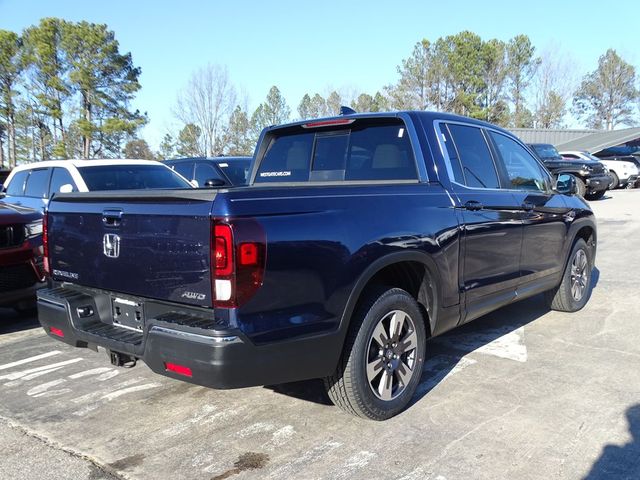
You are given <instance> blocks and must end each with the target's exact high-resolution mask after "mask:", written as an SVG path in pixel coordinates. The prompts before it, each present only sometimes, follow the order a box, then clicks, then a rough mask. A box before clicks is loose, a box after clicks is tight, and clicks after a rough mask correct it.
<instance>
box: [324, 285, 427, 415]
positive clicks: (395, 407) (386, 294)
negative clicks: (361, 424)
mask: <svg viewBox="0 0 640 480" xmlns="http://www.w3.org/2000/svg"><path fill="white" fill-rule="evenodd" d="M394 312H400V313H403V314H404V315H405V317H403V320H402V322H404V323H402V325H406V326H407V330H406V334H405V333H403V332H405V330H404V327H401V328H402V330H401V332H400V334H399V335H393V336H392V335H389V337H391V338H390V339H388V340H389V342H393V341H395V342H397V343H389V345H393V346H394V347H393V349H392V348H388V349H387V348H385V349H384V350H383V349H382V348H380V350H379V352H383V353H379V352H378V351H377V349H378V348H379V347H378V346H377V345H378V344H381V341H378V340H376V338H377V337H375V338H374V336H373V335H374V332H378V333H380V332H381V330H380V328H383V327H381V326H384V325H389V330H388V331H391V329H392V328H393V325H394V324H393V323H385V322H393V321H395V324H396V325H397V324H398V323H400V321H398V320H393V318H391V317H389V316H390V315H391V316H393V315H395V314H394ZM394 318H395V317H394ZM407 318H408V319H409V321H407ZM409 324H411V325H409ZM409 327H411V328H413V330H412V331H411V329H410V328H409ZM388 331H384V330H382V332H383V333H385V334H386V333H388ZM414 334H415V336H414ZM409 337H411V339H412V340H411V341H409V340H407V339H408V338H409ZM394 339H395V340H394ZM426 339H427V334H426V329H425V324H424V317H423V315H422V312H421V310H420V307H419V306H418V303H417V302H416V301H415V299H414V298H413V297H412V296H411V295H409V294H408V293H407V292H406V291H404V290H402V289H400V288H388V287H386V288H385V287H381V288H376V289H373V290H371V291H370V292H369V293H367V294H366V295H365V297H364V299H363V301H362V302H361V303H360V306H359V307H358V309H357V310H356V312H355V314H354V315H353V317H352V319H351V324H350V326H349V333H348V334H347V338H346V340H345V345H344V349H343V352H342V356H341V358H340V361H339V363H338V367H337V369H336V371H335V373H334V374H333V375H331V376H329V377H326V378H325V379H324V382H325V387H326V389H327V393H328V395H329V398H330V399H331V401H332V402H333V403H334V404H335V405H336V406H338V407H340V408H341V409H343V410H344V411H346V412H348V413H351V414H353V415H357V416H359V417H362V418H368V419H372V420H386V419H388V418H391V417H393V416H394V415H397V414H398V413H400V412H401V411H402V410H404V408H405V407H406V406H407V404H408V403H409V402H410V401H411V398H412V397H413V395H414V393H415V391H416V388H417V387H418V384H419V383H420V377H421V375H422V368H423V365H424V356H425V350H426ZM381 340H382V341H386V340H384V337H382V338H381ZM399 340H405V342H410V343H405V342H402V341H399ZM413 340H415V347H414V348H413V349H412V350H410V351H411V352H412V354H411V355H412V357H404V355H405V354H406V355H409V350H408V349H407V352H405V353H403V354H400V353H399V352H400V351H402V348H401V347H402V346H403V345H413ZM374 342H375V343H374ZM396 346H397V347H398V350H397V351H396V350H395V348H396ZM392 350H393V351H396V352H397V353H398V354H399V356H398V358H397V360H396V356H395V355H394V354H393V353H391V354H390V353H389V352H391V351H392ZM372 353H373V356H371V354H372ZM388 354H389V355H388ZM391 355H393V357H392V356H391ZM374 362H380V363H378V364H376V365H375V367H373V368H372V369H371V370H370V372H377V373H375V376H373V374H372V378H373V380H371V381H370V379H369V375H368V373H367V364H369V365H373V364H374ZM387 362H388V363H387ZM392 362H394V363H395V362H397V363H395V364H397V365H398V368H397V370H393V368H394V367H393V366H392ZM409 364H411V366H412V368H409V369H407V365H409ZM400 365H401V366H400ZM378 367H379V368H378ZM387 369H388V371H387ZM407 373H408V374H409V377H408V380H407V381H406V384H403V382H402V381H401V380H400V375H401V374H402V375H405V374H407ZM376 379H378V387H377V391H378V392H379V393H374V384H375V382H376ZM383 379H387V380H388V379H390V382H385V384H384V385H383ZM394 382H396V383H395V387H397V390H396V394H394V395H393V396H392V397H391V398H390V399H382V398H381V396H380V395H382V396H385V394H387V393H388V394H390V395H391V394H392V392H393V388H394ZM389 383H390V385H391V387H389V388H385V387H386V386H387V385H388V384H389Z"/></svg>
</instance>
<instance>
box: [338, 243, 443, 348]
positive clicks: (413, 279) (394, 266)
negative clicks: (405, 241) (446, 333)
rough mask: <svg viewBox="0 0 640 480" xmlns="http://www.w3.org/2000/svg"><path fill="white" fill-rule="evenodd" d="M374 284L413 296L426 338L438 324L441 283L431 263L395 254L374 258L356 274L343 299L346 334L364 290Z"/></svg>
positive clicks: (415, 255)
mask: <svg viewBox="0 0 640 480" xmlns="http://www.w3.org/2000/svg"><path fill="white" fill-rule="evenodd" d="M375 285H385V286H389V287H398V288H402V289H403V290H406V291H407V292H408V293H409V294H410V295H411V296H413V297H414V298H415V299H416V301H417V302H418V305H419V306H420V308H421V310H422V313H423V315H424V316H425V327H426V329H427V336H430V335H431V334H432V333H433V332H434V330H435V327H436V324H437V321H438V311H439V309H440V306H441V305H442V303H441V295H442V291H441V282H440V276H439V273H438V268H437V266H436V263H435V262H434V260H433V259H432V258H431V257H430V256H429V255H428V254H426V253H424V252H417V251H412V252H395V253H391V254H388V255H385V256H384V257H381V258H379V259H377V260H376V261H375V262H373V263H372V264H371V265H369V266H368V267H367V268H366V269H365V271H364V272H363V273H362V274H361V275H360V277H359V278H358V280H357V282H356V283H355V286H354V287H353V289H352V290H351V294H350V295H349V298H348V300H347V305H346V308H345V309H344V313H343V316H342V319H341V322H340V325H341V328H342V329H343V331H344V332H345V333H346V331H347V329H348V327H349V323H350V320H351V316H352V315H353V313H354V311H355V310H356V308H357V307H358V305H359V302H360V301H361V300H362V298H363V297H364V294H365V292H366V291H367V290H368V288H370V287H373V286H375Z"/></svg>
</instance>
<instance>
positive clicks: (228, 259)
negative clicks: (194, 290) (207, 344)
mask: <svg viewBox="0 0 640 480" xmlns="http://www.w3.org/2000/svg"><path fill="white" fill-rule="evenodd" d="M212 237H213V238H212V239H211V245H212V251H211V265H212V267H213V268H212V272H211V274H212V278H211V282H212V291H213V299H214V302H213V305H214V306H215V307H225V308H233V307H238V306H240V305H242V304H244V303H245V302H246V301H247V300H249V299H250V298H251V297H252V296H253V295H254V294H255V292H256V291H257V290H258V289H259V288H260V286H261V285H262V278H263V275H264V266H265V261H266V239H265V235H264V231H263V230H262V228H261V227H260V225H259V224H258V223H257V222H256V221H254V220H251V219H236V220H233V221H228V220H225V221H224V223H222V222H214V224H213V235H212Z"/></svg>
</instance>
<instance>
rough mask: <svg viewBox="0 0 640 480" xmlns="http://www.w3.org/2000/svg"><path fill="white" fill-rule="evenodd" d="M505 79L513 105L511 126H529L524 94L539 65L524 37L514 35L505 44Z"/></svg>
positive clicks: (538, 60) (527, 39)
mask: <svg viewBox="0 0 640 480" xmlns="http://www.w3.org/2000/svg"><path fill="white" fill-rule="evenodd" d="M506 48H507V78H508V81H509V97H510V100H511V102H512V104H513V116H512V118H511V122H510V124H511V126H513V127H516V128H525V127H529V126H531V118H532V114H531V112H530V111H529V110H527V107H526V105H525V92H526V90H527V88H528V87H529V85H530V84H531V79H532V78H533V76H534V75H535V73H536V70H537V68H538V66H539V65H540V59H539V58H537V57H535V47H534V46H533V45H532V43H531V40H530V39H529V37H528V36H526V35H516V36H515V37H513V38H512V39H511V40H509V43H508V44H507V47H506Z"/></svg>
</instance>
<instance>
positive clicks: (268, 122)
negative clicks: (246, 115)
mask: <svg viewBox="0 0 640 480" xmlns="http://www.w3.org/2000/svg"><path fill="white" fill-rule="evenodd" d="M290 114H291V109H290V108H289V106H288V105H287V102H286V100H285V99H284V97H283V96H282V94H281V93H280V90H279V89H278V87H276V86H275V85H274V86H273V87H271V89H270V90H269V93H268V95H267V98H266V100H265V102H264V103H261V104H260V105H259V106H258V108H257V109H256V110H255V112H253V115H251V126H252V130H253V134H254V136H255V137H256V138H257V136H258V135H259V134H260V132H261V131H262V129H263V128H265V127H269V126H272V125H280V124H282V123H286V122H287V121H288V120H289V116H290Z"/></svg>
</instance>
